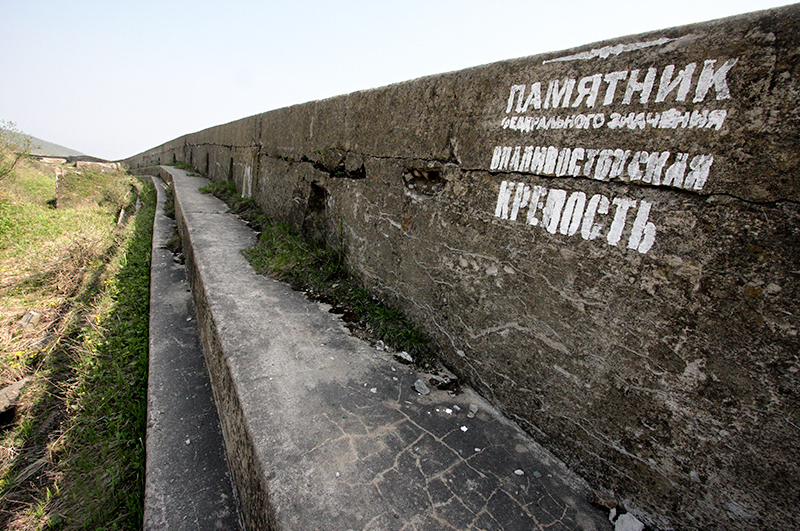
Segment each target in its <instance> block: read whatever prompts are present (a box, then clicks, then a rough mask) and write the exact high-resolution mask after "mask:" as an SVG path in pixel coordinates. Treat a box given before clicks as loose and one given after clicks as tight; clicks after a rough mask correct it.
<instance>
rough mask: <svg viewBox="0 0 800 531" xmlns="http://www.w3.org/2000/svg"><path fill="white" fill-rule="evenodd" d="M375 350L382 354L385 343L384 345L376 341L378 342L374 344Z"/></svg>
mask: <svg viewBox="0 0 800 531" xmlns="http://www.w3.org/2000/svg"><path fill="white" fill-rule="evenodd" d="M375 349H376V350H378V351H380V352H383V351H384V350H386V343H384V342H383V341H380V340H378V342H377V343H375Z"/></svg>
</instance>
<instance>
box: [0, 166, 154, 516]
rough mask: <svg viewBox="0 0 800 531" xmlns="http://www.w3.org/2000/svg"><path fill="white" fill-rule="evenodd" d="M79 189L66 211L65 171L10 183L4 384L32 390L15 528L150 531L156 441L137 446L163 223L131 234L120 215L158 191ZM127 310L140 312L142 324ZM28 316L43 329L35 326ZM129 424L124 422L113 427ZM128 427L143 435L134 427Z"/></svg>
mask: <svg viewBox="0 0 800 531" xmlns="http://www.w3.org/2000/svg"><path fill="white" fill-rule="evenodd" d="M62 179H63V177H62ZM69 179H71V181H69V183H68V184H69V186H70V188H69V190H70V193H71V194H72V196H71V198H70V200H69V201H62V202H60V204H59V202H58V201H57V200H56V179H55V172H54V171H53V169H52V168H49V167H46V166H43V165H40V164H37V163H27V164H25V165H24V166H23V167H21V168H18V171H17V175H16V176H15V178H14V179H9V180H6V181H3V182H2V183H0V386H5V385H7V384H9V383H11V382H14V381H18V380H19V379H20V378H22V377H28V378H30V382H31V383H30V384H29V385H28V386H27V388H26V389H25V391H24V393H23V395H22V397H21V398H20V401H19V402H18V404H17V406H16V411H15V413H14V415H13V417H11V418H4V419H0V496H1V498H0V528H4V529H11V530H26V531H27V530H34V529H134V528H137V527H138V526H139V525H140V522H141V508H140V507H137V505H140V502H141V495H140V493H139V491H141V484H140V483H141V482H140V481H139V480H138V479H137V476H138V475H141V474H140V469H143V465H144V463H143V443H142V444H138V443H136V440H137V439H141V437H140V436H139V435H138V434H139V433H140V432H143V422H144V409H143V408H144V400H143V399H142V395H143V391H144V384H145V383H146V331H145V341H144V345H145V346H144V347H142V338H141V337H140V336H141V323H140V322H138V321H141V320H142V314H144V316H145V317H146V314H147V305H146V298H147V293H148V291H147V289H148V288H147V285H146V279H149V239H148V238H149V232H147V231H144V232H143V227H145V228H147V229H148V230H149V227H148V225H149V224H150V223H152V218H150V219H149V220H147V219H144V218H147V216H148V215H150V214H151V213H152V209H143V211H142V212H144V211H147V213H145V214H143V216H144V218H142V219H140V218H141V216H142V215H136V216H133V217H130V218H129V221H128V224H127V225H126V226H118V225H117V219H118V214H119V210H120V209H121V208H127V209H129V210H131V211H132V208H133V207H132V205H133V201H134V200H135V198H136V196H135V195H134V193H133V192H142V191H144V190H143V188H142V183H141V182H139V181H137V180H136V179H134V178H132V177H129V176H127V175H125V174H122V173H119V172H118V173H108V174H101V173H99V172H88V173H84V174H80V173H76V172H75V173H71V175H70V177H69ZM61 184H62V185H63V184H64V183H63V182H62V183H61ZM82 193H83V194H85V197H83V198H82V199H81V198H80V195H81V194H82ZM56 205H59V208H55V206H56ZM137 238H138V239H137ZM143 238H144V239H146V240H147V241H146V242H144V243H143V242H142V241H141V240H142V239H143ZM134 242H136V245H138V247H137V248H136V250H135V253H136V254H137V255H138V256H135V257H133V259H131V256H132V254H131V253H133V252H134V251H133V250H132V249H133V248H132V245H134ZM143 252H144V256H141V254H142V253H143ZM132 264H133V265H135V269H136V272H135V275H134V276H133V277H131V278H134V283H133V284H131V285H130V286H129V285H128V284H126V282H128V281H127V280H126V278H128V276H130V275H131V274H132V273H131V269H132V267H131V265H132ZM142 270H145V271H144V272H143V271H142ZM143 274H147V277H146V279H144V280H143V278H142V275H143ZM137 275H138V276H137ZM143 283H144V284H145V285H143ZM131 286H133V287H131ZM126 297H127V299H126ZM131 297H133V298H132V299H131ZM142 299H145V302H144V305H143V306H142ZM121 300H132V301H133V303H132V304H133V305H134V306H135V309H134V313H133V315H132V316H131V315H127V314H125V313H124V312H125V311H127V310H125V307H124V304H125V303H124V302H120V301H121ZM28 311H35V312H38V313H39V314H41V319H40V321H39V323H38V324H37V325H36V326H35V327H32V328H30V329H22V328H21V327H20V326H19V325H18V323H19V321H20V319H21V318H22V317H23V316H24V315H25V313H26V312H28ZM126 320H127V322H125V321H126ZM132 321H137V323H138V324H137V323H133V322H132ZM123 322H124V325H125V326H122V327H120V326H119V325H120V324H122V323H123ZM125 327H127V329H129V330H132V331H134V332H135V334H134V335H135V336H136V337H133V336H131V335H130V334H127V330H126V328H125ZM142 348H143V349H144V352H143V353H142ZM108 364H110V365H108ZM142 365H143V367H142ZM109 367H110V368H109ZM143 375H144V376H143ZM143 382H144V383H143ZM117 397H119V398H120V400H122V402H119V401H118V400H117ZM128 402H130V403H131V404H129V403H128ZM112 403H114V404H113V408H116V409H111V410H110V409H109V408H108V405H111V404H112ZM131 408H132V409H131ZM119 418H122V419H123V420H122V421H121V423H120V424H119V425H116V424H114V423H113V422H112V420H110V419H119ZM137 418H140V419H141V421H140V422H139V423H138V424H137V423H136V421H137ZM126 423H128V424H131V423H133V424H136V425H135V426H133V427H132V429H131V430H128V429H127V427H126V426H125V424H126ZM120 426H122V427H120ZM131 441H133V442H131ZM137 522H138V524H137Z"/></svg>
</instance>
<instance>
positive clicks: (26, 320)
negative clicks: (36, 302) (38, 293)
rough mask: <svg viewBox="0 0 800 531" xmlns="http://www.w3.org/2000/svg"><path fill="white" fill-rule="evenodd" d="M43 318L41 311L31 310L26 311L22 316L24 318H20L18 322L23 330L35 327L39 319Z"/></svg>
mask: <svg viewBox="0 0 800 531" xmlns="http://www.w3.org/2000/svg"><path fill="white" fill-rule="evenodd" d="M41 320H42V314H41V313H39V312H33V311H30V312H27V313H25V315H23V316H22V319H20V320H19V323H17V324H18V325H19V327H20V328H22V329H23V330H31V329H32V328H35V327H36V325H38V324H39V321H41Z"/></svg>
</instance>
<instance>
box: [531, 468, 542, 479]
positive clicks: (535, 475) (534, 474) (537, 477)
mask: <svg viewBox="0 0 800 531" xmlns="http://www.w3.org/2000/svg"><path fill="white" fill-rule="evenodd" d="M533 477H535V478H536V479H539V478H540V477H542V473H541V472H539V471H538V470H534V471H533Z"/></svg>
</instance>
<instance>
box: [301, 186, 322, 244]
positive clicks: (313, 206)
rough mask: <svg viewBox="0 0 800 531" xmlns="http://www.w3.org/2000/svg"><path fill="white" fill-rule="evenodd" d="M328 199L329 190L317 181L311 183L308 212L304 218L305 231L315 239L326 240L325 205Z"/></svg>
mask: <svg viewBox="0 0 800 531" xmlns="http://www.w3.org/2000/svg"><path fill="white" fill-rule="evenodd" d="M327 200H328V191H327V190H326V189H325V188H323V187H322V186H320V185H318V184H317V183H311V186H310V189H309V192H308V200H307V201H306V213H305V216H304V218H303V233H304V234H305V235H306V236H308V237H310V238H313V239H314V240H315V241H320V242H324V241H325V218H326V212H325V205H326V203H327Z"/></svg>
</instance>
